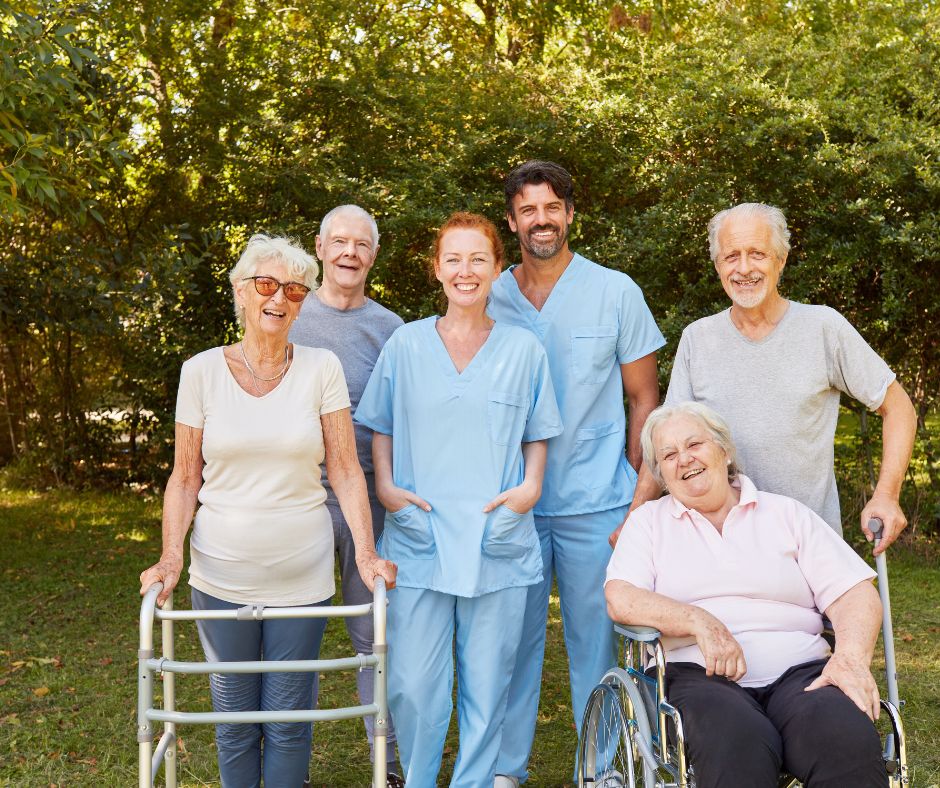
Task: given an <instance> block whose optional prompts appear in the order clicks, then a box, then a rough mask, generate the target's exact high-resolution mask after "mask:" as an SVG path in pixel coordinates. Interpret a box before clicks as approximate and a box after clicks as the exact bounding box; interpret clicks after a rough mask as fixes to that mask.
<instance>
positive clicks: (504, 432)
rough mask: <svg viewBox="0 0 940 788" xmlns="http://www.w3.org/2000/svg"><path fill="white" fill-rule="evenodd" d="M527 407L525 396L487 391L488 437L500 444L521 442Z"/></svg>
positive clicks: (512, 444)
mask: <svg viewBox="0 0 940 788" xmlns="http://www.w3.org/2000/svg"><path fill="white" fill-rule="evenodd" d="M527 410H528V408H527V407H526V398H525V397H523V396H522V395H520V394H513V393H511V392H508V391H491V392H490V393H489V405H488V417H489V422H490V438H491V439H492V441H493V443H496V444H499V445H500V446H517V445H519V444H521V443H522V431H523V429H525V420H526V416H527V415H528V414H527Z"/></svg>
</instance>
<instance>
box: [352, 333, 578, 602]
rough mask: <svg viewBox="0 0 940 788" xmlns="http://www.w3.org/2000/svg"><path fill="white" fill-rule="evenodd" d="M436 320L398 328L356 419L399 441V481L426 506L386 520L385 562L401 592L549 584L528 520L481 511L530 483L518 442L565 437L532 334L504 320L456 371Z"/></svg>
mask: <svg viewBox="0 0 940 788" xmlns="http://www.w3.org/2000/svg"><path fill="white" fill-rule="evenodd" d="M437 319H438V318H437V317H430V318H427V319H425V320H419V321H417V322H414V323H409V324H408V325H405V326H402V327H401V328H399V329H397V330H396V331H395V333H394V334H392V336H391V338H390V339H389V340H388V342H387V343H386V344H385V347H384V348H383V349H382V353H381V354H380V355H379V358H378V361H376V364H375V369H374V370H373V371H372V377H370V378H369V383H368V384H367V385H366V389H365V391H364V392H363V394H362V399H360V400H359V406H358V407H357V408H356V415H355V419H356V421H357V422H359V423H360V424H364V425H365V426H367V427H369V428H370V429H372V430H374V431H375V432H380V433H383V434H385V435H391V436H392V476H393V479H394V482H395V484H396V485H398V486H399V487H402V488H404V489H406V490H411V491H412V492H415V493H417V494H418V495H420V496H421V497H422V498H424V500H426V501H427V502H428V503H429V504H431V511H430V512H425V511H423V510H421V509H419V508H418V507H417V506H414V505H413V504H410V505H408V506H406V507H405V508H404V509H401V510H400V511H397V512H391V513H388V514H387V515H386V516H385V532H384V533H383V535H382V538H381V539H380V540H379V544H378V552H379V554H380V555H381V556H382V557H384V558H387V559H389V560H390V561H394V562H395V563H396V564H398V580H397V583H398V585H400V586H407V587H409V588H428V589H432V590H434V591H441V592H444V593H448V594H455V595H457V596H465V597H473V596H479V595H480V594H486V593H489V592H491V591H498V590H500V589H502V588H509V587H512V586H527V585H532V584H534V583H538V582H540V581H541V579H542V557H541V550H540V548H539V542H538V537H537V536H536V533H535V521H534V518H533V515H532V512H528V513H526V514H524V515H523V514H516V513H515V512H513V511H511V510H510V509H507V508H506V507H505V506H500V507H497V508H496V509H495V510H494V511H492V512H490V513H489V514H484V513H483V507H484V506H485V505H486V504H487V503H489V502H490V501H491V500H492V499H493V498H495V497H496V496H497V495H498V494H499V493H500V492H502V491H503V490H506V489H508V488H510V487H515V486H516V485H518V484H520V483H521V482H522V480H523V477H524V475H525V469H524V466H523V458H522V443H523V441H525V442H526V443H528V442H530V441H538V440H544V439H546V438H551V437H553V436H555V435H558V434H559V433H560V432H561V430H562V424H561V417H560V416H559V414H558V406H557V404H556V402H555V394H554V392H553V391H552V380H551V376H550V375H549V371H548V358H547V357H546V355H545V351H544V350H543V348H542V346H541V345H540V344H539V343H538V342H537V341H536V340H535V338H534V337H533V336H532V335H531V334H530V333H529V332H528V331H523V330H521V329H519V328H515V327H513V326H504V325H500V324H499V323H497V324H496V325H495V326H494V327H493V330H492V331H491V332H490V335H489V338H488V339H487V340H486V342H485V343H484V344H483V347H481V348H480V350H479V351H477V354H476V356H474V357H473V360H472V361H471V362H470V363H469V364H468V365H467V367H466V368H465V369H464V371H463V372H462V373H460V374H458V373H457V370H456V368H455V367H454V363H453V361H451V359H450V355H449V354H448V353H447V349H446V348H445V347H444V343H443V341H442V340H441V337H440V335H439V334H438V333H437V327H436V325H435V324H436V321H437Z"/></svg>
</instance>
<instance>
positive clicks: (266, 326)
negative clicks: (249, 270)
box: [235, 257, 303, 342]
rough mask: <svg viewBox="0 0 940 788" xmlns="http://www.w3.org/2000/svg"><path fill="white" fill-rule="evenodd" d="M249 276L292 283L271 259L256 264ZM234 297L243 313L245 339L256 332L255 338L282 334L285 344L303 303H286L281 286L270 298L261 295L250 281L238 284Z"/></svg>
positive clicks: (285, 271) (283, 267)
mask: <svg viewBox="0 0 940 788" xmlns="http://www.w3.org/2000/svg"><path fill="white" fill-rule="evenodd" d="M252 276H270V277H272V278H273V279H276V280H277V281H278V282H290V281H292V280H291V278H290V274H289V273H288V270H287V266H286V265H284V263H282V262H281V261H280V260H278V259H277V258H273V257H269V258H266V259H262V260H260V261H258V265H257V266H256V267H255V270H254V273H253V274H252ZM235 297H236V298H237V299H238V303H239V305H240V306H241V307H242V308H243V309H244V310H245V336H249V335H250V334H252V333H256V334H257V335H259V336H263V335H268V336H272V337H278V336H279V335H280V334H282V333H283V335H284V341H285V342H286V341H287V332H288V330H289V329H290V326H291V323H293V322H294V320H296V318H297V315H298V314H300V307H301V306H302V305H303V301H290V300H288V299H287V298H286V297H285V295H284V288H283V287H279V288H278V289H277V291H276V292H275V293H274V295H270V296H263V295H261V294H260V293H259V292H258V291H257V290H256V289H255V283H254V282H253V281H251V280H250V279H249V280H247V281H243V282H239V283H238V285H237V287H236V289H235Z"/></svg>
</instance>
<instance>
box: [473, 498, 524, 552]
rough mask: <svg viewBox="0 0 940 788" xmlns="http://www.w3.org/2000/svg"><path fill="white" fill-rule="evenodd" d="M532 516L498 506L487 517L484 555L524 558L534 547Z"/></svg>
mask: <svg viewBox="0 0 940 788" xmlns="http://www.w3.org/2000/svg"><path fill="white" fill-rule="evenodd" d="M534 533H535V530H534V528H533V527H532V516H531V515H530V514H528V513H527V514H519V513H518V512H514V511H513V510H512V509H510V508H509V507H508V506H498V507H496V508H495V509H494V510H493V511H492V512H490V513H489V514H488V515H487V517H486V527H485V528H484V530H483V548H482V549H483V555H485V556H486V557H487V558H522V556H524V555H526V553H528V552H529V551H530V550H532V548H533V546H534V542H533V539H532V537H533V535H534Z"/></svg>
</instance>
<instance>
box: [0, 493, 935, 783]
mask: <svg viewBox="0 0 940 788" xmlns="http://www.w3.org/2000/svg"><path fill="white" fill-rule="evenodd" d="M0 544H2V545H3V550H2V558H0V562H2V563H0V599H2V600H3V605H2V608H0V731H2V736H0V785H3V786H17V787H19V786H53V785H55V786H66V785H68V786H124V787H126V786H131V785H136V784H137V777H136V774H137V771H136V770H137V765H136V758H137V745H136V739H135V729H136V678H135V676H136V649H137V620H138V611H139V597H138V596H137V588H138V584H137V575H138V573H139V572H140V570H141V568H143V567H144V566H145V565H147V564H148V563H150V562H151V561H152V560H153V559H154V557H155V556H156V555H157V553H158V552H159V503H158V502H156V501H154V500H152V499H145V498H143V497H141V496H137V495H134V494H132V493H124V494H121V495H105V494H89V493H85V494H80V495H79V494H75V493H66V492H46V493H24V492H13V491H8V490H6V491H2V493H0ZM891 559H892V560H891V563H890V568H891V580H892V592H893V604H894V610H895V629H896V639H897V650H898V662H899V672H900V685H901V696H902V698H905V699H906V700H907V705H906V707H905V709H904V719H905V724H906V726H907V730H908V738H909V745H908V752H909V758H910V763H911V764H912V766H913V775H912V777H913V779H912V784H913V785H916V786H922V787H923V788H927V787H928V786H940V703H938V698H940V648H938V645H940V573H938V572H937V570H936V562H935V561H931V560H928V559H926V558H924V557H923V556H922V555H918V554H915V552H914V551H911V550H909V549H905V548H903V547H900V548H898V549H896V550H894V551H893V552H892V555H891ZM555 601H557V600H555ZM183 603H184V598H183V594H182V593H178V594H177V605H178V606H181V605H182V604H183ZM349 653H351V648H350V646H349V645H348V640H347V639H346V636H345V630H344V628H343V626H342V624H341V623H340V622H338V621H337V622H333V623H331V624H330V627H329V628H328V630H327V638H326V640H325V643H324V651H323V655H324V656H340V655H346V654H349ZM199 656H201V654H200V651H199V645H198V640H197V638H196V636H195V631H194V629H192V625H187V624H182V625H179V626H178V635H177V658H179V659H187V658H198V657H199ZM545 665H546V667H545V674H544V680H543V693H542V703H541V708H540V714H539V728H538V732H537V736H536V742H535V752H534V755H533V761H532V779H531V780H530V783H529V784H530V785H533V786H562V785H566V784H570V775H571V763H572V759H573V755H574V747H575V740H576V736H575V732H574V730H573V728H572V725H571V720H570V717H569V712H568V705H567V704H568V683H567V666H566V663H565V657H564V648H563V646H562V643H561V624H560V620H559V616H558V608H557V604H554V603H553V606H552V610H551V621H550V627H549V641H548V649H547V656H546V663H545ZM177 684H178V695H179V705H180V707H181V708H187V709H189V710H208V709H209V701H208V690H207V686H206V680H205V677H202V676H191V677H186V676H180V677H178V679H177ZM353 691H354V682H353V677H352V675H348V674H330V675H325V676H324V677H323V679H322V683H321V705H322V706H327V705H330V706H335V705H348V704H351V703H352V702H353ZM454 733H455V731H454V728H453V726H452V729H451V734H450V738H449V745H448V748H447V751H446V754H445V759H446V760H445V766H444V768H445V773H446V770H447V769H448V768H449V767H450V765H452V763H453V759H454V757H455V755H456V740H455V738H454ZM181 737H182V752H181V756H180V774H181V785H183V786H205V785H210V786H215V785H218V780H217V777H216V772H215V753H214V748H213V744H212V735H211V730H209V729H207V728H205V727H197V726H189V727H185V728H182V729H181ZM311 772H312V775H313V781H314V784H315V785H322V786H366V785H368V783H369V767H368V750H367V748H366V745H365V737H364V734H363V730H362V723H361V722H360V721H349V722H333V723H323V724H321V725H318V726H317V730H316V732H315V746H314V753H313V761H312V764H311Z"/></svg>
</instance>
